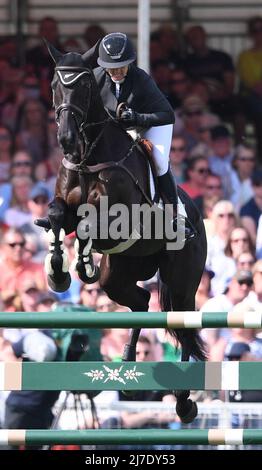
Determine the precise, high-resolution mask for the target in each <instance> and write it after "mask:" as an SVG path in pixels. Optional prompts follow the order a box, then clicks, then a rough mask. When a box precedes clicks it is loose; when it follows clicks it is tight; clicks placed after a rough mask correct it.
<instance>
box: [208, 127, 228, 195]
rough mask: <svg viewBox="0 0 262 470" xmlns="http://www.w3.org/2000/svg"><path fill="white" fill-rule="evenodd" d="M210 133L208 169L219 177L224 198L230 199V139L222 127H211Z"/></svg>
mask: <svg viewBox="0 0 262 470" xmlns="http://www.w3.org/2000/svg"><path fill="white" fill-rule="evenodd" d="M210 133H211V141H210V150H211V151H210V156H209V159H208V162H209V167H210V170H211V171H212V172H213V173H215V174H216V175H219V176H220V177H221V180H222V185H223V193H224V197H225V199H230V198H231V196H232V194H233V179H232V178H233V177H232V174H233V170H232V166H231V162H232V159H233V147H232V139H231V137H230V133H229V131H228V129H227V128H226V127H225V126H222V125H219V126H215V127H213V128H212V129H211V130H210Z"/></svg>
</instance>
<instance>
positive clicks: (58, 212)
mask: <svg viewBox="0 0 262 470" xmlns="http://www.w3.org/2000/svg"><path fill="white" fill-rule="evenodd" d="M66 211H67V205H66V203H65V201H63V199H61V198H55V199H54V200H53V201H52V202H51V203H50V205H49V208H48V219H49V222H50V225H51V228H50V230H49V231H48V239H49V253H48V255H47V256H46V258H45V271H46V273H47V281H48V285H49V287H50V288H51V289H52V290H54V291H56V292H64V291H66V290H67V289H68V288H69V286H70V283H71V276H70V274H69V263H68V258H67V255H66V254H65V253H64V245H63V241H64V238H65V230H64V228H63V227H64V222H65V214H66Z"/></svg>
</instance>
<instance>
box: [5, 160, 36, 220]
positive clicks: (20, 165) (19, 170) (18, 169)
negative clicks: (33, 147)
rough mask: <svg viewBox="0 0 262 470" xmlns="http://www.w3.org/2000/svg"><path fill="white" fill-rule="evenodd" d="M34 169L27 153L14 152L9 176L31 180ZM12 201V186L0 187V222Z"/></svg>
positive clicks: (8, 184)
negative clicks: (25, 177)
mask: <svg viewBox="0 0 262 470" xmlns="http://www.w3.org/2000/svg"><path fill="white" fill-rule="evenodd" d="M33 174H34V168H33V163H32V158H31V156H30V155H29V153H27V152H24V151H21V152H16V153H15V154H14V156H13V159H12V162H11V170H10V176H11V178H12V177H15V176H18V177H24V176H27V177H30V178H32V179H33ZM11 201H12V184H11V182H6V183H3V184H1V185H0V221H1V222H2V221H3V219H4V215H5V212H6V210H7V209H8V208H9V206H10V204H11Z"/></svg>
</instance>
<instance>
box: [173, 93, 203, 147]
mask: <svg viewBox="0 0 262 470" xmlns="http://www.w3.org/2000/svg"><path fill="white" fill-rule="evenodd" d="M206 112H207V109H206V105H205V103H204V102H203V101H202V100H201V98H199V97H198V96H195V95H188V96H187V97H186V98H185V99H184V100H183V102H182V106H181V108H180V109H179V110H177V111H176V125H175V127H174V132H175V133H179V134H181V135H182V136H183V137H184V139H185V141H186V144H187V145H186V146H187V151H188V152H191V150H192V149H193V147H195V145H197V144H198V143H199V134H198V130H199V127H200V119H201V116H203V114H205V113H206ZM179 120H182V124H180V123H179V126H177V121H179Z"/></svg>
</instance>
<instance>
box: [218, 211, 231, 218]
mask: <svg viewBox="0 0 262 470" xmlns="http://www.w3.org/2000/svg"><path fill="white" fill-rule="evenodd" d="M217 216H218V217H220V218H221V219H223V218H224V217H229V218H231V217H235V214H234V213H233V212H225V213H224V214H217Z"/></svg>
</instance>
